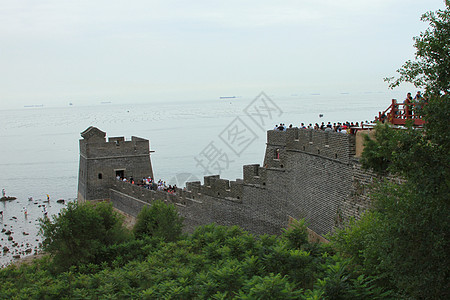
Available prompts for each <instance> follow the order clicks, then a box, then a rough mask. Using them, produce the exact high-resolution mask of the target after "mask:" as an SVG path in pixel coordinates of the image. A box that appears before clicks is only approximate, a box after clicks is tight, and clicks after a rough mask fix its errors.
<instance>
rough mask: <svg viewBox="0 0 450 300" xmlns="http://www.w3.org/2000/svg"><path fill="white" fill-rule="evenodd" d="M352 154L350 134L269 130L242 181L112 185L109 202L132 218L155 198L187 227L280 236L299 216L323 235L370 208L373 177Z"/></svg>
mask: <svg viewBox="0 0 450 300" xmlns="http://www.w3.org/2000/svg"><path fill="white" fill-rule="evenodd" d="M277 150H278V151H279V158H277V156H276V153H277ZM354 155H355V137H354V136H353V135H345V134H341V133H334V132H322V131H316V130H309V129H298V128H292V129H288V130H287V131H285V132H279V131H272V130H270V131H268V132H267V147H266V153H265V157H264V165H263V166H262V167H261V166H259V165H246V166H244V167H243V174H244V178H243V180H239V179H238V180H236V181H229V180H226V179H221V178H220V177H219V176H218V175H215V176H207V177H205V178H204V184H203V185H202V184H201V183H200V182H191V183H188V184H187V191H184V190H181V189H178V190H177V192H176V195H171V194H168V193H166V192H158V191H151V190H147V189H144V188H142V187H139V186H136V185H131V184H128V183H123V182H114V183H113V185H112V187H111V190H110V195H111V201H112V203H113V204H114V206H115V207H116V208H118V209H120V210H123V211H125V212H126V213H128V214H130V215H133V216H136V215H137V214H138V212H139V210H140V209H141V208H142V205H146V204H148V205H151V203H152V201H154V200H156V199H159V200H163V201H165V202H166V203H173V204H174V205H176V207H177V208H178V210H179V212H180V215H182V216H183V217H184V218H185V230H186V231H187V232H192V231H193V229H194V228H195V227H196V226H198V225H204V224H209V223H217V224H220V225H239V226H241V227H242V228H244V229H245V230H248V231H250V232H252V233H255V234H264V233H269V234H279V233H281V231H282V229H283V228H285V227H286V226H287V224H288V221H289V218H290V217H293V218H296V219H298V218H305V219H306V220H307V222H308V227H309V228H310V229H312V230H313V231H315V232H316V233H318V234H320V235H324V234H326V233H328V232H331V231H333V229H334V228H335V227H336V226H341V225H342V224H343V223H345V222H346V221H347V220H348V219H349V218H350V217H356V218H359V217H360V215H361V214H362V212H363V211H364V210H366V209H367V208H368V207H370V199H369V198H368V196H367V192H368V186H369V185H370V184H371V183H372V182H373V181H374V180H377V177H376V176H375V174H372V173H370V172H367V171H364V170H362V169H361V166H360V164H359V162H358V159H357V158H355V157H354ZM122 163H124V162H122ZM80 165H81V163H80ZM80 169H81V168H80Z"/></svg>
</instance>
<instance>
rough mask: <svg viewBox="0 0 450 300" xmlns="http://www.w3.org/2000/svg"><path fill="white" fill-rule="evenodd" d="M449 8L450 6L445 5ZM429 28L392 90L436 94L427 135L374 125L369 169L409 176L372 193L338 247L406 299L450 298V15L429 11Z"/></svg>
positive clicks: (365, 158) (428, 108)
mask: <svg viewBox="0 0 450 300" xmlns="http://www.w3.org/2000/svg"><path fill="white" fill-rule="evenodd" d="M447 6H448V3H447ZM422 20H425V21H429V22H430V28H429V29H428V30H426V31H425V32H424V33H421V35H420V36H419V37H417V38H415V41H416V43H415V47H416V48H417V52H416V59H417V60H416V61H414V62H411V61H409V62H406V63H405V65H403V67H402V68H401V69H400V70H399V73H400V74H401V76H400V78H398V79H397V80H396V81H395V82H393V83H392V84H391V87H395V86H397V85H399V84H400V83H401V82H411V83H413V84H415V85H416V86H417V87H424V88H425V89H426V91H427V93H428V95H429V97H430V99H429V103H428V104H427V105H425V106H424V107H423V109H422V111H421V113H422V115H423V118H424V120H425V122H426V123H425V125H424V128H423V130H418V129H414V128H412V127H408V128H407V129H406V130H396V129H394V128H392V127H390V126H389V125H378V126H377V127H376V133H375V139H373V140H371V139H369V138H368V137H367V138H366V143H365V149H364V152H363V155H362V159H361V162H362V164H363V167H365V168H370V169H372V170H374V171H376V172H378V173H381V174H383V175H386V174H388V173H390V174H393V175H396V176H398V178H401V179H403V180H402V181H401V182H397V183H394V182H389V181H383V182H380V183H379V184H377V185H376V186H375V188H374V190H373V191H372V193H371V198H372V199H373V201H374V206H373V209H372V210H371V211H370V212H368V213H366V214H365V215H364V216H363V217H362V219H361V220H360V221H359V222H353V223H351V224H350V227H349V228H346V229H344V230H341V231H338V232H337V234H336V235H335V236H334V242H335V245H336V246H337V247H338V248H339V249H340V250H342V251H344V252H346V253H347V254H350V255H351V256H352V257H353V261H354V262H355V263H357V264H360V265H361V266H362V267H363V270H364V272H365V273H366V274H368V275H373V276H376V278H377V280H378V283H379V284H380V285H382V286H385V287H386V286H389V287H390V288H392V289H395V290H396V291H397V292H399V293H402V294H404V295H405V296H406V297H412V298H415V299H445V298H448V297H449V290H450V285H449V282H450V281H449V275H450V260H449V255H448V249H449V242H448V241H449V239H450V236H449V233H450V223H449V218H448V216H449V215H450V207H449V206H450V203H449V201H448V200H449V195H450V122H449V120H450V105H449V103H450V96H449V94H448V93H449V92H450V11H449V9H446V10H444V11H441V10H440V11H437V12H435V13H433V12H429V13H426V14H424V15H423V17H422Z"/></svg>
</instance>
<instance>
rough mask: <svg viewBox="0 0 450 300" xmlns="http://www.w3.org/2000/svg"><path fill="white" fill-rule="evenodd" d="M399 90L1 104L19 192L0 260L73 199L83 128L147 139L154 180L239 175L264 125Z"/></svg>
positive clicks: (11, 173)
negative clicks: (55, 104)
mask: <svg viewBox="0 0 450 300" xmlns="http://www.w3.org/2000/svg"><path fill="white" fill-rule="evenodd" d="M402 95H403V93H400V92H393V91H386V92H355V93H352V92H348V93H314V94H311V93H303V94H291V95H285V96H280V95H272V94H270V93H267V94H266V93H263V92H261V93H257V94H255V95H254V96H252V97H244V96H234V95H230V96H227V97H219V96H217V97H216V98H211V99H202V100H196V99H180V100H178V101H158V99H152V100H151V101H148V102H144V103H134V104H125V103H114V102H98V103H93V104H91V105H78V104H77V103H76V101H73V103H70V104H69V103H68V102H67V103H63V105H62V106H60V107H48V106H45V105H44V106H41V105H31V106H27V107H21V108H18V109H3V110H2V109H0V141H1V144H0V189H5V193H6V195H7V196H13V197H16V198H17V199H16V200H12V201H3V202H0V211H2V212H3V215H0V227H1V231H2V232H1V233H0V265H1V266H6V265H8V264H10V263H11V262H13V261H14V260H15V259H17V257H18V255H20V257H24V256H27V255H34V253H36V251H38V249H39V245H40V243H41V241H42V237H41V236H40V235H39V222H40V221H39V220H40V219H41V218H43V217H44V211H47V212H48V217H50V218H51V217H52V216H53V215H55V214H58V213H59V212H60V211H61V209H64V207H66V205H67V203H69V202H71V201H76V195H77V184H78V164H79V140H80V139H81V136H80V133H81V132H82V131H84V130H85V129H86V128H88V127H89V126H95V127H97V128H99V129H100V130H102V131H105V132H106V134H107V137H116V136H124V137H125V138H126V139H127V140H129V139H130V138H131V136H137V137H142V138H145V139H148V140H149V141H150V148H151V150H152V151H154V152H152V153H151V161H152V166H153V172H154V177H155V179H157V180H158V179H162V180H163V181H166V183H167V184H172V185H173V184H176V185H177V186H178V187H183V186H184V184H185V182H186V181H197V180H200V181H203V177H204V176H206V175H216V174H219V175H220V176H221V177H222V178H226V179H229V180H235V179H237V178H242V166H243V165H246V164H262V163H263V158H264V151H265V144H266V131H267V130H270V129H273V128H274V126H275V125H278V124H280V123H284V124H285V125H286V126H289V125H290V124H292V125H293V126H294V127H296V126H297V127H298V126H300V124H301V123H305V125H308V124H310V123H311V124H314V123H319V124H320V123H321V122H325V123H327V122H332V123H333V122H345V121H350V122H361V121H364V122H366V121H372V120H373V119H374V117H375V116H376V115H378V112H379V111H383V110H384V109H386V108H387V107H388V106H389V105H390V103H391V99H392V98H397V99H403V97H402ZM221 96H223V95H221ZM47 195H48V196H49V201H47ZM57 200H60V201H59V202H62V200H64V203H59V202H57ZM25 211H26V213H25ZM8 231H10V232H11V234H10V235H6V233H7V232H8ZM9 236H11V237H12V240H8V237H9ZM10 239H11V238H10ZM5 247H6V248H8V249H9V250H8V251H6V248H5ZM14 256H16V258H14Z"/></svg>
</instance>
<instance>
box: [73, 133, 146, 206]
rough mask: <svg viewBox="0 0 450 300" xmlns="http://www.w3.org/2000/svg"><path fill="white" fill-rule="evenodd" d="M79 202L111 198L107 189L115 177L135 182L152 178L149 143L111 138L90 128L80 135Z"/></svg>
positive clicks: (144, 140) (134, 138) (134, 139)
mask: <svg viewBox="0 0 450 300" xmlns="http://www.w3.org/2000/svg"><path fill="white" fill-rule="evenodd" d="M81 136H82V137H83V139H80V168H79V174H78V201H80V202H84V201H102V200H108V199H109V198H110V195H109V189H110V187H111V186H112V184H113V183H114V180H117V179H116V178H117V177H120V178H127V179H131V178H134V180H139V179H142V178H143V177H148V176H150V177H152V178H153V170H152V164H151V160H150V152H151V151H150V144H149V141H148V140H147V139H143V138H139V137H135V136H132V137H131V141H125V138H124V137H110V138H108V141H106V132H103V131H101V130H100V129H98V128H96V127H93V126H90V127H89V128H87V129H86V130H85V131H83V132H82V133H81Z"/></svg>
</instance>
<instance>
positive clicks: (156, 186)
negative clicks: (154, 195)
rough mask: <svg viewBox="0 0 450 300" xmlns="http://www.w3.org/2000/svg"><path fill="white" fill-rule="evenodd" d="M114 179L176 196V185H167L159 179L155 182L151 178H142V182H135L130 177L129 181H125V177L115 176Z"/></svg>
mask: <svg viewBox="0 0 450 300" xmlns="http://www.w3.org/2000/svg"><path fill="white" fill-rule="evenodd" d="M116 179H117V180H119V181H123V182H129V183H131V184H136V185H138V186H142V187H144V188H146V189H149V190H153V191H163V192H167V193H169V194H173V195H176V192H177V185H176V184H174V185H173V186H172V185H170V184H169V185H167V184H166V182H165V181H162V180H161V179H160V180H158V181H155V180H154V179H153V178H151V177H144V178H142V180H139V181H137V182H136V181H135V180H134V179H133V177H131V178H130V179H127V178H126V177H120V176H117V177H116Z"/></svg>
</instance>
